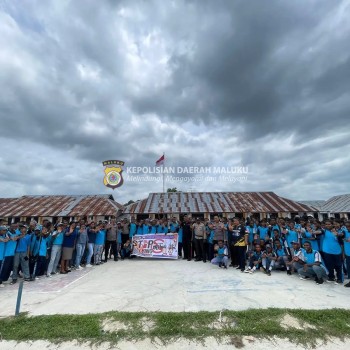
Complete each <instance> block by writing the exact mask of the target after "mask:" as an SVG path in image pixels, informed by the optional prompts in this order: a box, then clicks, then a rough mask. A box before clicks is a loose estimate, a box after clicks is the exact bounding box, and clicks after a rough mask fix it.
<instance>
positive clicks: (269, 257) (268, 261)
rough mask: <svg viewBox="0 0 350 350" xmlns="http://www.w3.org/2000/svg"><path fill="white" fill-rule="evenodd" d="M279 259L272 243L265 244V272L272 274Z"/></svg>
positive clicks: (263, 259)
mask: <svg viewBox="0 0 350 350" xmlns="http://www.w3.org/2000/svg"><path fill="white" fill-rule="evenodd" d="M276 260H277V255H276V253H275V252H274V251H273V249H272V246H271V244H266V246H265V251H264V252H263V255H262V262H261V263H262V267H263V270H264V272H265V273H266V274H267V275H268V276H271V271H272V269H273V268H274V266H275V263H276Z"/></svg>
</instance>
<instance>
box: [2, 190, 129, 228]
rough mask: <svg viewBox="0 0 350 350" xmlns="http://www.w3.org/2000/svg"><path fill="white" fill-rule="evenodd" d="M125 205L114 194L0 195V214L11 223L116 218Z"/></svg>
mask: <svg viewBox="0 0 350 350" xmlns="http://www.w3.org/2000/svg"><path fill="white" fill-rule="evenodd" d="M121 211H122V205H121V204H119V203H117V202H116V201H115V200H114V198H113V196H112V195H66V196H23V197H19V198H0V217H1V218H3V219H5V220H6V221H7V222H8V224H11V223H13V222H19V221H26V222H29V221H30V220H32V219H34V220H36V221H37V222H38V223H42V221H43V220H44V219H47V220H49V221H51V222H52V223H54V224H55V223H56V222H57V221H60V220H63V219H66V220H79V219H82V218H84V219H86V220H89V221H90V220H95V221H98V220H108V219H110V218H112V217H117V216H118V215H120V213H121Z"/></svg>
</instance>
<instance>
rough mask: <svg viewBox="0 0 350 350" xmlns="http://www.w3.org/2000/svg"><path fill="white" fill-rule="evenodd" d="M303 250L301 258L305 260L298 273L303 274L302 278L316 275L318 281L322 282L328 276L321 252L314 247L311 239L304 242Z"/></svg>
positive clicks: (318, 282)
mask: <svg viewBox="0 0 350 350" xmlns="http://www.w3.org/2000/svg"><path fill="white" fill-rule="evenodd" d="M301 250H302V255H301V259H302V260H303V262H304V264H303V267H301V268H299V269H298V274H299V275H300V276H302V277H301V279H303V280H304V279H307V278H310V277H315V281H316V283H317V284H322V283H323V282H324V278H327V270H326V267H325V266H324V264H323V262H322V258H321V254H320V253H319V252H318V251H317V250H314V249H312V246H311V242H309V241H305V242H304V248H303V249H301Z"/></svg>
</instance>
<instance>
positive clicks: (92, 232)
mask: <svg viewBox="0 0 350 350" xmlns="http://www.w3.org/2000/svg"><path fill="white" fill-rule="evenodd" d="M97 231H98V230H97V228H96V227H95V223H94V222H90V225H89V228H88V230H87V234H88V250H89V252H88V255H87V258H86V267H92V265H91V258H92V256H93V254H94V248H95V241H96V234H97Z"/></svg>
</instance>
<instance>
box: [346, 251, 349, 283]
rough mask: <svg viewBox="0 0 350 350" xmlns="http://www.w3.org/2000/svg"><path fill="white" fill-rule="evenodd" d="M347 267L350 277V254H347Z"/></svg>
mask: <svg viewBox="0 0 350 350" xmlns="http://www.w3.org/2000/svg"><path fill="white" fill-rule="evenodd" d="M345 261H346V269H347V273H348V278H349V279H350V256H346V255H345Z"/></svg>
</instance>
